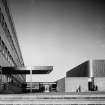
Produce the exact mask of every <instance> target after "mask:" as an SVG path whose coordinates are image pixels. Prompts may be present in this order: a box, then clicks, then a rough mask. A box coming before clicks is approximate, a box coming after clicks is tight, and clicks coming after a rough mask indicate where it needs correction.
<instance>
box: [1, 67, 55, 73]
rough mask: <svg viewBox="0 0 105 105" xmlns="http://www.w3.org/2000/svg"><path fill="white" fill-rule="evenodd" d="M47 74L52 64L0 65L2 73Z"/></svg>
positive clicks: (51, 68)
mask: <svg viewBox="0 0 105 105" xmlns="http://www.w3.org/2000/svg"><path fill="white" fill-rule="evenodd" d="M30 70H32V74H49V73H50V72H51V71H52V70H53V66H33V67H2V74H30Z"/></svg>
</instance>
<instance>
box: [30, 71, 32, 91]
mask: <svg viewBox="0 0 105 105" xmlns="http://www.w3.org/2000/svg"><path fill="white" fill-rule="evenodd" d="M30 93H32V69H30Z"/></svg>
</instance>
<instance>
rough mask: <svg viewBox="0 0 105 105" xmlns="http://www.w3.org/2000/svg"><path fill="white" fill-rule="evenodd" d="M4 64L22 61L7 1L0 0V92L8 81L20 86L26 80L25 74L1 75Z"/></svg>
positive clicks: (19, 64) (21, 65)
mask: <svg viewBox="0 0 105 105" xmlns="http://www.w3.org/2000/svg"><path fill="white" fill-rule="evenodd" d="M6 66H15V67H16V66H18V67H23V66H24V62H23V58H22V54H21V51H20V47H19V43H18V38H17V35H16V31H15V27H14V23H13V19H12V15H11V12H10V8H9V6H8V2H7V0H0V74H1V75H0V92H2V91H3V89H5V88H7V85H8V83H11V84H14V86H16V87H21V84H22V83H23V82H25V80H26V76H25V75H20V74H18V75H11V74H8V75H3V74H2V67H6ZM10 88H13V85H12V86H11V87H10ZM16 89H17V88H15V90H16ZM17 90H18V89H17Z"/></svg>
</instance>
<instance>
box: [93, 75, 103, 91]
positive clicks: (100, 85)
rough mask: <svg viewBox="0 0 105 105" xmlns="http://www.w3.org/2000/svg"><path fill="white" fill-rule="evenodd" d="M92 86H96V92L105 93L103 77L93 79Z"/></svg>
mask: <svg viewBox="0 0 105 105" xmlns="http://www.w3.org/2000/svg"><path fill="white" fill-rule="evenodd" d="M94 84H95V85H97V86H98V91H105V77H96V78H94Z"/></svg>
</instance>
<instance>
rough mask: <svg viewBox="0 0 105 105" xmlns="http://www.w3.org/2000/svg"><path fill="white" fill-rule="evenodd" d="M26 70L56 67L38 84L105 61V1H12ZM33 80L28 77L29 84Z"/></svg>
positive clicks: (40, 77) (36, 76)
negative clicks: (83, 65) (91, 62)
mask: <svg viewBox="0 0 105 105" xmlns="http://www.w3.org/2000/svg"><path fill="white" fill-rule="evenodd" d="M9 5H10V8H11V13H12V16H13V20H14V24H15V29H16V32H17V36H18V40H19V44H20V48H21V51H22V55H23V60H24V63H25V65H26V66H53V71H52V72H51V73H50V74H46V75H33V77H32V80H33V81H34V82H36V81H37V82H39V81H40V82H53V81H56V80H58V79H60V78H63V77H65V76H66V72H67V71H68V70H70V69H72V68H73V67H75V66H77V65H79V64H80V63H82V62H84V61H86V60H88V59H105V4H104V2H103V1H102V0H9ZM29 80H30V77H29V76H27V81H29Z"/></svg>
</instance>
